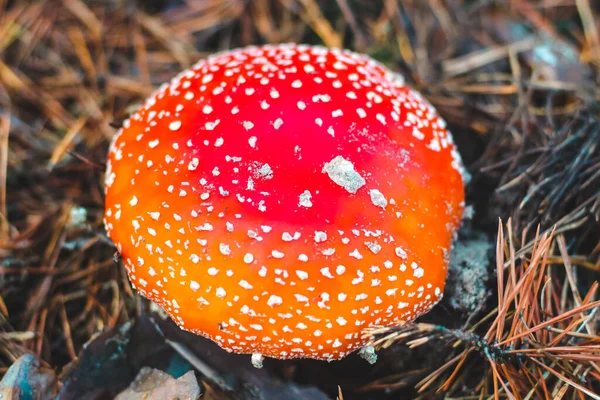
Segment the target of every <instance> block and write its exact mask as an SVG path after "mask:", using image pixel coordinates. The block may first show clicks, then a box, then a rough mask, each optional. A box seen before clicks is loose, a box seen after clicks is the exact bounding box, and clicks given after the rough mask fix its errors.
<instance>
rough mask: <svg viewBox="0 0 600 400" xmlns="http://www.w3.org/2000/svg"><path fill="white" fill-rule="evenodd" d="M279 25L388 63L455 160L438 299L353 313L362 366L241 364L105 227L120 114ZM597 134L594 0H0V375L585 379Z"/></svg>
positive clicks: (480, 395) (359, 384)
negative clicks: (404, 317)
mask: <svg viewBox="0 0 600 400" xmlns="http://www.w3.org/2000/svg"><path fill="white" fill-rule="evenodd" d="M281 42H297V43H310V44H322V45H326V46H331V47H345V48H349V49H352V50H355V51H358V52H362V53H366V54H368V55H370V56H372V57H373V58H375V59H377V60H379V61H381V62H382V63H384V64H385V65H387V66H388V67H389V68H390V69H392V70H394V71H398V72H400V73H402V74H403V75H404V76H405V77H406V79H407V82H408V83H409V84H410V85H411V86H412V87H414V88H415V89H417V90H418V91H420V92H421V93H422V94H423V95H424V97H425V98H427V99H428V100H429V101H430V102H431V103H432V104H433V105H434V106H435V107H436V108H437V110H438V111H439V113H440V114H441V116H442V117H443V118H444V119H446V120H447V122H448V125H449V128H450V130H451V131H452V132H453V135H454V138H455V141H456V143H457V145H458V148H459V151H460V153H461V155H462V157H463V160H464V161H465V164H466V166H467V168H468V170H469V172H470V174H471V175H472V177H473V178H472V180H471V181H470V183H469V184H468V186H467V189H466V190H467V205H468V206H469V208H468V209H469V212H468V215H467V217H466V219H465V221H464V224H463V228H462V230H461V232H460V233H459V237H458V240H457V243H456V246H455V250H454V254H453V264H452V268H451V269H450V276H449V279H448V287H447V289H446V293H445V296H444V300H443V301H442V302H441V303H440V304H439V305H437V306H436V307H435V308H434V310H433V311H432V312H431V313H429V314H427V315H426V316H424V317H423V318H421V319H419V320H418V321H417V322H416V323H410V324H406V325H403V326H400V327H392V328H372V329H370V330H368V331H366V332H365V335H369V336H370V337H371V341H372V344H373V345H374V346H375V347H376V348H377V349H378V356H379V360H378V362H377V363H376V364H374V365H370V364H368V363H367V362H366V361H364V360H363V359H361V358H360V357H358V356H356V355H351V356H349V357H347V358H346V359H344V360H342V361H336V362H330V363H327V362H319V361H311V360H288V361H281V360H266V362H265V366H264V368H263V369H256V368H253V367H252V366H251V364H250V360H249V357H248V356H240V355H232V354H228V353H226V352H224V351H222V350H220V349H219V348H218V347H217V346H216V345H215V344H213V343H212V342H210V341H208V340H206V339H203V338H201V337H197V336H194V335H191V334H188V333H185V332H183V331H181V330H179V329H178V328H177V327H176V326H175V325H174V324H173V323H172V322H170V321H169V320H168V319H165V318H164V317H162V314H161V313H160V312H157V310H156V308H157V307H153V306H152V305H151V304H149V303H148V302H147V301H146V300H145V299H142V298H141V297H140V296H139V295H137V294H136V293H135V292H134V291H133V290H132V289H131V286H130V284H129V282H128V280H127V275H126V272H125V269H124V268H123V266H122V265H121V263H120V261H119V259H118V257H115V253H116V248H115V247H114V245H113V244H112V243H111V242H110V241H109V240H108V239H107V238H106V234H105V231H104V227H103V224H102V217H103V212H104V208H103V204H104V199H103V182H104V169H105V162H106V156H107V149H108V146H109V142H110V139H111V138H112V137H113V135H114V134H115V132H116V130H117V129H118V127H119V126H120V124H121V122H122V121H123V120H124V118H126V116H127V115H128V114H129V113H131V112H132V111H133V110H135V109H136V108H137V107H138V106H139V105H140V104H141V103H142V101H143V100H144V99H145V98H146V97H147V96H148V95H150V94H151V93H152V92H153V91H154V90H155V89H156V88H157V87H158V86H159V85H160V84H161V83H163V82H167V81H168V80H169V79H170V78H172V77H173V76H174V75H176V74H177V73H178V72H179V71H181V70H183V69H185V68H187V67H189V66H190V65H191V64H193V63H194V62H195V61H197V60H198V59H200V58H203V57H206V56H208V55H210V54H211V53H214V52H217V51H220V50H224V49H230V48H234V47H240V46H246V45H251V44H264V43H281ZM599 147H600V4H599V3H598V2H593V1H591V0H536V1H534V0H529V1H528V0H510V1H508V0H506V1H484V0H470V1H469V0H447V1H444V0H423V1H420V0H419V1H417V0H407V1H395V0H377V1H370V0H253V1H245V0H185V1H184V0H180V1H175V0H162V1H161V0H154V1H147V2H144V1H138V2H135V1H126V0H108V1H94V0H35V1H21V0H15V1H11V0H0V375H1V376H3V380H2V382H1V383H0V394H1V395H2V396H3V397H2V398H3V399H22V398H26V397H23V396H24V394H23V393H25V392H27V390H35V391H37V393H39V394H40V397H36V398H39V399H50V398H55V397H56V396H57V397H56V398H58V399H63V400H64V399H83V398H85V399H110V398H114V397H115V396H116V395H117V394H118V393H121V392H123V391H124V390H126V388H127V387H129V386H130V384H131V383H132V381H133V380H134V378H135V377H136V376H137V375H138V373H139V372H140V370H141V369H142V367H150V368H153V369H152V370H148V369H146V370H145V373H147V374H153V375H151V376H150V377H148V376H147V375H146V378H145V380H146V381H153V382H156V381H159V382H162V383H163V384H162V385H160V387H162V389H161V390H167V392H159V391H158V389H156V388H154V389H153V388H151V387H150V388H148V387H147V388H146V389H147V392H146V394H147V397H146V398H148V399H153V398H155V399H159V398H166V397H168V396H169V395H172V394H174V393H178V395H179V396H181V397H182V398H184V397H185V396H186V393H197V391H200V392H202V393H203V397H202V398H205V399H260V398H262V399H290V400H295V399H326V398H336V397H338V398H339V399H346V400H348V399H398V398H423V399H429V398H448V399H486V398H497V399H500V398H508V399H513V398H515V399H543V398H548V399H582V398H586V397H587V398H595V399H600V395H598V393H599V392H600V337H599V336H598V329H599V327H600V324H599V322H600V312H598V309H599V305H600V302H599V299H600V295H599V293H598V283H597V281H598V279H599V277H600V172H599V171H600V148H599ZM11 366H12V367H11ZM9 368H10V370H9ZM157 370H160V371H164V372H165V373H166V374H168V375H164V374H162V375H161V374H159V373H158V372H157ZM190 371H191V373H190ZM7 372H9V373H7ZM175 379H178V380H177V381H175ZM146 383H147V382H146ZM150 386H152V385H150ZM165 388H166V389H165ZM169 390H171V392H168V391H169ZM19 393H20V394H19ZM166 393H170V394H166ZM129 395H131V393H129V394H128V393H122V395H121V396H122V397H121V399H127V398H136V397H134V396H133V397H127V396H129ZM152 396H154V397H152ZM190 396H191V395H190Z"/></svg>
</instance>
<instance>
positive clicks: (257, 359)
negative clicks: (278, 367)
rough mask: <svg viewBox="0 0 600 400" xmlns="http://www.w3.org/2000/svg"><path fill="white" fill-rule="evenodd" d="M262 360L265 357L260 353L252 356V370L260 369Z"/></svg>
mask: <svg viewBox="0 0 600 400" xmlns="http://www.w3.org/2000/svg"><path fill="white" fill-rule="evenodd" d="M264 359H265V357H264V356H263V355H262V354H260V353H254V354H252V366H254V368H259V369H260V368H262V367H263V360H264Z"/></svg>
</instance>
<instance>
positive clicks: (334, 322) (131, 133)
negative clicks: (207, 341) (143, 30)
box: [105, 45, 464, 360]
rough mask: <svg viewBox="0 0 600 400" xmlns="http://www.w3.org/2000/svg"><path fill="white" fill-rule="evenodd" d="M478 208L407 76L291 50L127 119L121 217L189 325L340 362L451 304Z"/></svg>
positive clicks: (116, 204)
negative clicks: (449, 292)
mask: <svg viewBox="0 0 600 400" xmlns="http://www.w3.org/2000/svg"><path fill="white" fill-rule="evenodd" d="M463 201H464V187H463V176H462V164H461V160H460V156H459V155H458V153H457V151H456V149H455V146H454V144H453V142H452V137H451V135H450V133H449V132H448V131H447V130H446V127H445V123H444V121H443V120H442V119H441V118H440V117H438V115H437V114H436V111H435V110H434V108H433V107H432V106H431V105H430V104H429V103H427V102H426V101H425V100H424V99H423V98H422V97H421V96H420V95H419V94H418V93H416V92H415V91H413V90H411V89H409V88H408V87H406V86H405V85H404V83H403V80H402V78H401V77H400V76H399V75H397V74H394V73H392V72H390V71H389V70H387V69H386V68H385V67H383V66H382V65H381V64H379V63H377V62H376V61H374V60H372V59H370V58H368V57H366V56H363V55H358V54H355V53H352V52H349V51H342V50H330V49H326V48H322V47H311V46H298V45H279V46H264V47H251V48H245V49H240V50H234V51H229V52H225V53H220V54H217V55H215V56H213V57H210V58H208V59H207V60H204V61H201V62H199V63H198V64H196V65H195V66H194V67H192V68H191V69H189V70H187V71H184V72H183V73H181V74H180V75H178V76H177V77H176V78H175V79H173V80H172V82H171V83H170V84H168V85H164V86H163V87H162V88H161V89H160V90H159V91H158V92H157V93H156V94H154V95H153V96H152V97H151V98H150V99H149V100H148V101H147V102H146V104H145V105H144V106H143V107H142V108H141V109H140V110H139V111H138V112H137V113H135V114H134V115H133V116H132V117H131V118H130V119H129V120H128V121H126V122H125V124H124V126H123V128H122V129H121V130H120V131H119V133H118V134H117V135H116V136H115V138H114V141H113V143H112V145H111V148H110V155H109V161H108V168H107V172H106V216H105V217H106V221H105V224H106V228H107V231H108V233H109V235H110V237H111V238H112V240H113V241H114V242H115V243H116V245H117V247H118V250H119V251H120V253H121V254H122V256H123V259H124V262H125V265H126V268H127V271H128V273H129V277H130V279H131V282H132V283H133V285H134V286H135V287H136V288H137V289H138V290H139V292H140V293H141V294H143V295H144V296H146V297H148V298H149V299H150V300H152V301H154V302H155V303H157V304H158V305H160V306H161V307H163V308H164V309H165V310H166V311H167V312H168V313H169V314H170V316H171V317H172V318H173V319H174V320H175V321H176V322H177V324H179V325H180V326H181V327H182V328H183V329H186V330H189V331H192V332H195V333H197V334H200V335H203V336H206V337H209V338H211V339H212V340H214V341H215V342H217V343H218V344H219V345H220V346H222V347H223V348H225V349H227V350H229V351H234V352H238V353H261V354H264V355H266V356H270V357H275V358H292V357H307V358H317V359H330V360H331V359H339V358H342V357H344V356H345V355H346V354H348V353H350V352H352V351H354V350H357V349H359V348H361V347H362V346H364V344H365V339H363V338H362V337H361V332H362V331H363V330H364V329H365V328H367V327H369V326H373V325H394V324H398V323H399V322H400V321H405V320H412V319H414V318H416V317H417V316H419V315H421V314H423V313H425V312H427V311H428V310H429V309H430V308H431V307H432V306H433V305H434V304H435V303H436V302H437V301H438V300H439V299H440V298H441V296H442V292H443V289H444V282H445V279H446V269H447V262H448V253H449V251H450V247H451V243H452V239H453V235H454V233H455V230H456V229H457V228H458V226H459V224H460V221H461V217H462V213H463V206H464V202H463Z"/></svg>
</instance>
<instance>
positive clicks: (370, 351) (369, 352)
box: [358, 346, 377, 364]
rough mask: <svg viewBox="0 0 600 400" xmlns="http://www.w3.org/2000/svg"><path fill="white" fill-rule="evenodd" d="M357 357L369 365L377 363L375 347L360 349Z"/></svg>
mask: <svg viewBox="0 0 600 400" xmlns="http://www.w3.org/2000/svg"><path fill="white" fill-rule="evenodd" d="M358 355H359V356H360V357H361V358H363V359H364V360H365V361H366V362H368V363H369V364H375V363H376V362H377V353H375V347H373V346H365V347H363V348H361V349H360V351H359V352H358Z"/></svg>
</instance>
